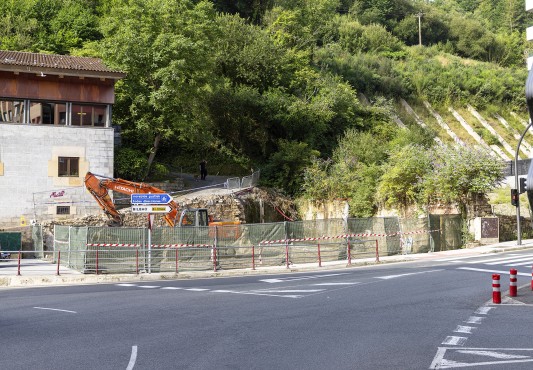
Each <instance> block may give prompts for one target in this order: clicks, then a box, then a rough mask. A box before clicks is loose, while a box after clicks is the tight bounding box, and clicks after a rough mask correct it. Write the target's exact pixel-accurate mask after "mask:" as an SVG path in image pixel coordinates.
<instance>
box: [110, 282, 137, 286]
mask: <svg viewBox="0 0 533 370" xmlns="http://www.w3.org/2000/svg"><path fill="white" fill-rule="evenodd" d="M115 285H116V286H137V284H130V283H121V284H115Z"/></svg>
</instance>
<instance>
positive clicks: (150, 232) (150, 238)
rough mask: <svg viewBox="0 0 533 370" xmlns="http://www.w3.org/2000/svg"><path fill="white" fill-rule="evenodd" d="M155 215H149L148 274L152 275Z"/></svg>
mask: <svg viewBox="0 0 533 370" xmlns="http://www.w3.org/2000/svg"><path fill="white" fill-rule="evenodd" d="M154 218H155V215H153V214H151V213H148V273H149V274H151V273H152V227H153V225H154Z"/></svg>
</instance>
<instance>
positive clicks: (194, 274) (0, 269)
mask: <svg viewBox="0 0 533 370" xmlns="http://www.w3.org/2000/svg"><path fill="white" fill-rule="evenodd" d="M529 248H533V239H529V240H523V241H522V245H517V244H516V241H510V242H503V243H498V244H492V245H485V246H480V247H475V248H469V249H456V250H449V251H442V252H433V253H417V254H398V255H393V256H383V257H380V258H379V262H376V260H375V258H365V259H357V260H352V266H366V265H375V264H378V263H394V262H406V261H417V260H431V259H437V258H447V257H461V256H472V255H481V254H487V253H501V252H508V251H512V250H522V249H529ZM345 267H346V261H332V262H323V263H322V267H318V265H317V264H316V263H307V264H293V265H291V266H290V268H289V269H287V268H286V266H284V265H283V266H268V267H259V266H258V267H256V269H255V270H252V269H251V268H245V269H232V270H218V271H216V272H214V271H211V270H205V271H185V272H179V273H178V274H176V273H174V272H167V273H153V274H147V273H141V274H139V275H136V274H109V275H106V274H99V275H96V274H82V273H80V272H78V271H76V270H72V269H69V268H67V267H64V266H59V275H58V266H57V264H54V263H51V262H50V261H46V260H38V259H22V260H21V265H20V275H18V272H19V267H18V260H16V259H11V260H7V261H6V260H2V261H0V288H1V287H37V286H51V285H70V284H99V283H103V284H105V283H115V282H126V281H128V282H130V281H154V280H176V279H202V278H211V277H223V276H243V275H265V274H274V273H275V274H280V273H288V272H303V271H319V270H320V271H323V270H325V269H342V268H345ZM528 303H529V302H528ZM531 303H533V301H532V302H531Z"/></svg>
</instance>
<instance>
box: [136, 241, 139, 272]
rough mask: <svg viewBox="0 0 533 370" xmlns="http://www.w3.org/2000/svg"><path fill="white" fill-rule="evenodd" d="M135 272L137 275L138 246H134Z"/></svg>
mask: <svg viewBox="0 0 533 370" xmlns="http://www.w3.org/2000/svg"><path fill="white" fill-rule="evenodd" d="M135 273H136V274H137V275H139V247H137V248H135Z"/></svg>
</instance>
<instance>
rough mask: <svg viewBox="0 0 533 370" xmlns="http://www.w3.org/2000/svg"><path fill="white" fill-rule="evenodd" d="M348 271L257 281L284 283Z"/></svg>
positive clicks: (344, 273)
mask: <svg viewBox="0 0 533 370" xmlns="http://www.w3.org/2000/svg"><path fill="white" fill-rule="evenodd" d="M347 274H348V272H342V273H338V274H326V275H312V276H300V277H288V278H279V279H262V280H259V281H262V282H264V283H270V284H273V283H284V282H287V281H298V280H309V279H320V278H323V277H330V276H339V275H347Z"/></svg>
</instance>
